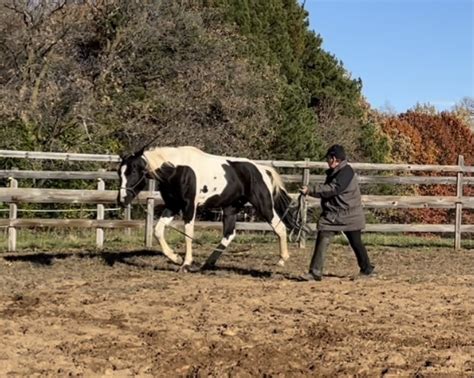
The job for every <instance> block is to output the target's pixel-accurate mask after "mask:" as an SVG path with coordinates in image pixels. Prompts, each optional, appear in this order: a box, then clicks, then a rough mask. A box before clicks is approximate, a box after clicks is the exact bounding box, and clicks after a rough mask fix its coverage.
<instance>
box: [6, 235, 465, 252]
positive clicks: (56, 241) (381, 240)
mask: <svg viewBox="0 0 474 378" xmlns="http://www.w3.org/2000/svg"><path fill="white" fill-rule="evenodd" d="M314 236H315V235H310V238H309V239H310V240H309V241H308V243H314ZM470 236H471V235H466V237H464V239H463V240H462V247H463V248H466V249H474V240H473V239H472V237H471V238H470ZM221 238H222V234H221V232H220V231H219V230H200V229H197V230H196V231H195V234H194V244H195V245H199V244H202V245H210V246H212V245H217V244H218V243H219V242H220V240H221ZM166 239H167V241H168V244H169V245H170V246H171V247H174V248H182V246H183V244H184V235H183V234H182V233H181V232H179V231H177V230H173V229H168V230H167V232H166ZM144 240H145V239H144V231H143V230H141V229H140V230H131V231H130V233H127V232H126V231H125V230H105V238H104V250H106V251H110V250H129V249H139V248H143V247H144V244H145V242H144ZM363 240H364V243H365V244H366V245H368V246H391V247H400V248H413V247H428V248H437V247H439V248H451V247H453V245H454V239H453V238H452V237H441V236H438V235H425V236H418V235H406V234H378V233H377V234H375V233H364V234H363ZM276 241H277V238H276V235H275V234H274V233H273V232H250V231H240V232H238V233H237V237H236V238H235V239H234V241H233V244H237V245H238V244H265V243H275V242H276ZM7 242H8V234H7V231H6V230H5V229H4V230H1V231H0V252H6V251H7ZM334 243H335V244H340V245H347V244H348V243H347V239H346V238H345V236H344V235H342V234H339V235H337V236H336V237H335V240H334ZM157 244H158V243H157V241H156V240H154V241H153V246H154V248H156V246H157ZM158 248H159V247H158ZM17 250H18V251H33V252H34V251H77V250H96V233H95V231H94V230H78V229H36V230H29V229H20V230H18V233H17Z"/></svg>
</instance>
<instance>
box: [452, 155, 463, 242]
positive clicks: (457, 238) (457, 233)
mask: <svg viewBox="0 0 474 378" xmlns="http://www.w3.org/2000/svg"><path fill="white" fill-rule="evenodd" d="M458 165H459V172H458V174H457V179H456V196H457V197H458V200H459V202H458V203H456V221H455V224H454V249H455V250H459V249H461V224H462V203H461V202H460V201H461V197H462V195H463V171H462V169H463V168H464V156H463V155H459V156H458Z"/></svg>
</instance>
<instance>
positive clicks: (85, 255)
mask: <svg viewBox="0 0 474 378" xmlns="http://www.w3.org/2000/svg"><path fill="white" fill-rule="evenodd" d="M157 256H158V257H163V258H165V256H164V255H163V254H162V253H161V252H159V251H152V250H137V251H126V252H124V251H113V252H110V251H107V252H93V251H91V252H69V253H66V252H56V253H46V252H40V253H27V254H10V255H3V256H2V258H3V259H4V260H5V261H8V262H30V263H32V264H37V265H41V266H52V265H53V263H54V261H55V260H65V259H69V258H80V259H93V258H97V259H100V260H102V261H103V262H104V263H105V264H106V265H108V266H114V265H115V264H117V263H119V264H124V265H128V266H132V267H136V268H152V269H153V270H155V271H163V272H178V271H179V267H178V266H176V265H174V264H172V263H171V262H168V261H166V263H164V264H150V263H149V262H144V261H135V260H134V258H137V257H138V258H139V257H157ZM188 274H203V275H216V276H225V275H227V274H236V275H240V276H250V277H253V278H272V277H275V275H277V276H280V277H285V278H288V279H291V276H290V275H286V274H284V273H275V272H272V271H269V270H259V269H252V268H243V267H236V266H219V265H217V266H215V267H213V268H212V269H201V270H196V271H194V272H193V273H188Z"/></svg>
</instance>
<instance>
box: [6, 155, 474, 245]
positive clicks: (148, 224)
mask: <svg viewBox="0 0 474 378" xmlns="http://www.w3.org/2000/svg"><path fill="white" fill-rule="evenodd" d="M0 158H14V159H18V158H21V159H48V160H51V159H54V160H65V161H88V162H99V163H112V164H116V163H117V162H118V161H119V160H120V158H119V157H118V156H117V155H96V154H69V153H52V152H51V153H44V152H29V151H5V150H0ZM258 162H259V163H262V164H267V165H271V166H273V167H276V168H292V169H301V170H302V174H299V175H298V174H282V178H283V180H284V182H286V183H298V184H309V183H317V182H323V181H324V179H325V176H323V175H312V174H310V170H311V169H325V168H326V167H327V165H326V163H323V162H311V161H309V160H308V159H306V160H304V161H296V162H294V161H268V160H266V161H262V160H260V161H258ZM351 165H352V166H353V167H354V169H355V170H357V171H389V172H392V175H390V176H381V175H361V176H360V182H361V184H388V185H421V184H422V185H453V186H454V185H455V186H456V196H445V197H442V196H387V195H363V196H362V203H363V206H364V207H365V208H373V209H387V208H391V209H402V208H403V209H409V208H441V209H455V211H456V217H455V219H456V221H455V224H367V227H366V231H368V232H384V233H385V232H433V233H436V232H440V233H454V246H455V248H460V246H461V235H462V233H474V225H470V224H468V225H463V224H462V212H463V210H466V209H469V210H470V209H474V197H470V196H465V195H464V190H463V189H464V187H467V186H470V185H474V177H473V176H472V175H471V174H472V173H474V167H472V166H465V165H464V161H463V158H462V156H460V157H459V160H458V164H457V165H442V166H438V165H411V164H368V163H351ZM398 172H404V173H408V174H410V175H409V176H399V175H393V173H398ZM413 172H436V173H439V172H446V173H447V175H446V176H443V177H441V176H415V175H413ZM0 179H8V181H9V187H6V188H0V202H4V203H8V204H9V213H10V214H9V219H0V227H1V228H8V249H9V250H10V251H14V250H15V249H16V236H17V235H16V233H17V229H19V228H27V227H77V228H95V229H96V230H97V231H96V232H97V237H96V241H97V246H98V248H102V247H103V242H104V229H112V228H126V229H131V228H145V245H146V246H147V247H151V242H152V230H153V225H154V220H153V214H154V211H153V208H154V206H155V205H157V204H161V203H162V199H161V196H160V194H159V192H156V191H154V190H153V188H154V185H155V183H154V182H153V181H150V183H149V187H148V191H145V192H142V193H140V195H139V196H138V198H137V200H136V203H138V204H142V205H144V206H145V208H146V209H147V210H146V211H147V216H146V219H145V220H131V219H130V209H127V210H126V219H125V220H107V219H104V212H105V209H104V204H115V203H116V197H117V191H115V190H106V185H105V181H104V180H117V179H118V175H117V173H116V172H115V171H105V170H100V171H69V172H68V171H32V170H0ZM23 179H36V180H45V179H47V180H95V181H96V182H97V190H77V189H76V190H72V189H71V190H65V189H39V188H18V180H23ZM291 195H292V196H293V197H296V196H297V194H291ZM25 203H61V204H68V203H69V204H96V206H97V210H96V212H97V219H39V218H34V219H18V205H21V204H25ZM314 207H319V200H317V199H314V198H308V200H307V202H306V204H305V210H304V217H306V211H307V209H308V208H314ZM175 224H176V225H180V224H181V222H175ZM196 226H197V227H205V228H220V227H222V226H221V224H220V223H219V222H196ZM309 226H310V227H311V228H313V229H315V227H316V225H315V224H309ZM237 229H239V230H250V231H268V230H271V228H270V226H269V225H268V224H266V223H259V222H253V223H246V222H238V223H237ZM304 242H305V241H304V240H302V241H301V243H300V245H304Z"/></svg>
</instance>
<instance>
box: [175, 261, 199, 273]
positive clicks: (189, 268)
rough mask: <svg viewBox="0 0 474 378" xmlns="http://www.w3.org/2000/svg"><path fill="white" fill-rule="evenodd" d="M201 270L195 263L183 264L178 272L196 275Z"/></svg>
mask: <svg viewBox="0 0 474 378" xmlns="http://www.w3.org/2000/svg"><path fill="white" fill-rule="evenodd" d="M200 270H201V267H200V266H199V265H197V264H196V263H191V264H183V265H181V266H180V267H179V269H178V272H181V273H197V272H199V271H200Z"/></svg>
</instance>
